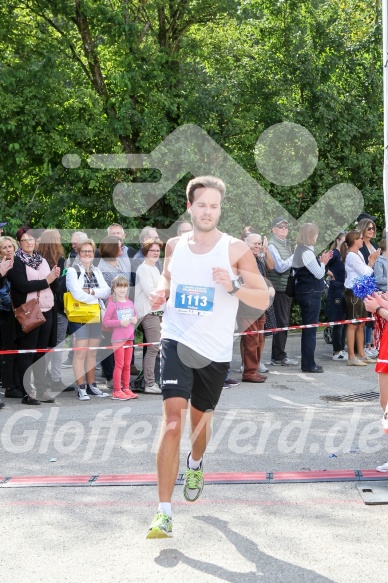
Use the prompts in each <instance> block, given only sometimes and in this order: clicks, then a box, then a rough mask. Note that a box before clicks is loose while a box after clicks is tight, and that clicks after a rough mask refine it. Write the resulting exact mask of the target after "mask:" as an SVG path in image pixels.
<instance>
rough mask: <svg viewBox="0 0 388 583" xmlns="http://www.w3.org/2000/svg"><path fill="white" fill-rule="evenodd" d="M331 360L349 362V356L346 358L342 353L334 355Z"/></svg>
mask: <svg viewBox="0 0 388 583" xmlns="http://www.w3.org/2000/svg"><path fill="white" fill-rule="evenodd" d="M331 360H348V357H347V356H346V357H345V356H344V355H343V353H342V351H341V352H339V353H338V354H333V356H332V357H331Z"/></svg>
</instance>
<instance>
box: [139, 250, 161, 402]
mask: <svg viewBox="0 0 388 583" xmlns="http://www.w3.org/2000/svg"><path fill="white" fill-rule="evenodd" d="M162 246H163V243H162V241H160V240H159V239H146V240H145V241H144V242H143V244H142V246H141V250H142V253H143V255H144V257H145V259H144V262H143V263H142V264H141V265H139V267H138V268H137V271H136V287H135V308H136V315H137V317H138V319H139V322H140V323H141V325H142V327H143V330H144V335H145V340H146V342H152V343H155V344H154V345H153V346H147V352H146V354H145V356H144V362H143V370H144V381H145V389H144V392H145V393H161V390H160V388H159V386H158V385H157V383H156V382H155V360H156V356H157V354H158V351H159V342H160V324H161V320H162V315H163V310H164V304H163V306H161V307H160V308H159V310H158V311H156V312H155V311H152V309H151V305H150V301H149V297H150V294H151V292H153V291H155V290H156V286H157V285H158V281H159V278H160V271H159V269H158V268H157V267H156V263H157V262H158V260H159V257H160V250H161V248H162Z"/></svg>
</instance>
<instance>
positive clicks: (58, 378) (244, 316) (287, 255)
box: [0, 213, 387, 408]
mask: <svg viewBox="0 0 388 583" xmlns="http://www.w3.org/2000/svg"><path fill="white" fill-rule="evenodd" d="M364 215H365V216H360V217H359V222H358V224H357V227H356V229H354V230H352V231H349V232H346V231H341V233H339V234H338V237H337V238H336V239H335V241H334V242H333V244H332V246H331V248H330V249H329V250H328V251H326V252H324V253H322V255H321V256H320V257H316V254H315V250H314V245H315V243H316V241H317V237H318V227H317V225H315V224H313V223H306V224H304V225H302V226H301V227H300V229H299V232H298V234H297V237H296V246H294V248H293V246H292V245H291V243H290V240H289V236H288V230H289V223H288V221H287V220H286V219H285V218H284V217H275V218H274V219H273V220H272V222H271V233H268V235H269V240H267V237H266V236H264V235H262V234H260V233H258V232H256V230H255V228H254V227H253V226H247V227H245V228H244V230H243V232H242V235H241V238H242V239H243V240H244V241H245V242H246V244H247V252H250V253H252V254H253V255H254V257H255V260H256V263H257V267H258V270H259V271H260V273H261V274H262V276H263V277H264V278H265V279H266V281H267V284H268V286H269V289H270V293H271V297H272V303H271V306H270V308H269V309H268V310H267V312H265V313H262V312H261V313H259V312H258V311H255V310H253V309H252V308H248V306H246V305H245V304H242V303H241V302H240V307H239V311H238V315H237V322H236V330H238V331H239V332H241V333H244V332H247V334H243V335H242V336H241V342H240V345H241V358H242V366H241V369H242V373H243V374H242V380H243V382H250V383H263V382H265V380H266V375H265V373H267V372H268V368H267V365H266V364H265V363H264V362H263V360H262V356H263V349H264V342H265V334H264V333H263V332H265V329H271V328H273V327H279V328H284V327H287V326H288V325H289V324H290V316H291V309H292V305H293V302H296V303H297V304H298V305H299V308H300V315H301V321H302V324H313V323H317V322H318V321H319V317H320V310H321V301H322V293H323V291H324V289H325V280H326V283H327V285H328V291H327V298H326V306H325V311H326V315H327V317H328V319H329V320H330V321H337V320H343V319H345V318H346V317H347V318H349V319H350V318H357V317H365V316H366V315H367V312H366V309H365V307H364V304H363V302H361V301H358V300H357V298H355V297H354V296H353V292H352V284H353V282H354V280H355V278H356V277H357V276H358V275H362V274H371V273H373V272H374V273H375V277H376V282H377V285H378V287H379V290H381V291H383V292H385V291H386V290H387V259H386V241H385V238H383V239H382V240H381V241H380V242H379V246H377V244H376V242H375V237H376V226H375V222H374V220H375V217H371V216H370V215H366V214H365V213H364ZM0 224H1V225H2V226H3V227H4V226H5V225H6V223H0ZM191 230H192V226H191V223H190V222H188V221H184V222H182V223H180V225H179V228H178V232H177V234H178V237H190V232H191ZM125 236H126V235H125V232H124V229H123V227H122V226H121V225H119V224H113V225H110V226H109V228H108V230H107V236H106V237H105V238H103V240H102V241H101V242H100V244H99V246H98V248H96V245H95V242H94V241H93V240H92V239H90V238H89V237H88V235H87V233H85V232H83V231H76V232H74V233H73V234H72V237H71V251H70V253H69V254H67V253H66V252H65V249H64V247H63V245H62V242H61V239H60V234H59V232H58V231H57V230H55V229H47V230H40V231H39V232H36V231H34V230H32V229H30V228H29V227H22V228H20V229H19V230H18V231H17V233H16V241H15V239H13V238H12V237H10V236H8V235H3V236H1V237H0V346H1V349H3V350H25V349H47V348H51V347H55V346H57V345H63V343H64V341H65V338H66V335H67V334H68V335H70V337H71V345H70V346H71V347H73V348H75V349H76V350H74V351H69V356H68V357H67V358H66V360H64V358H63V353H62V352H52V353H50V354H48V355H46V356H45V358H44V359H43V358H42V357H43V356H44V355H45V353H44V352H36V353H34V352H20V353H19V354H4V355H2V357H1V378H2V386H3V391H4V394H5V397H6V398H16V399H20V400H21V401H22V403H23V404H28V405H39V404H40V403H41V402H49V403H50V402H51V403H52V402H54V399H55V395H58V394H59V393H61V392H62V391H65V390H66V391H72V390H74V391H76V395H77V397H78V399H80V400H82V401H84V400H89V399H90V398H91V397H100V398H104V397H107V396H108V395H109V393H108V392H106V391H108V389H110V388H113V377H114V366H115V359H114V353H112V354H108V355H107V356H106V357H105V358H104V357H102V363H101V364H102V369H103V374H104V376H105V378H106V386H105V387H103V388H104V389H105V390H101V388H100V387H99V386H98V385H97V383H96V379H95V369H96V365H97V366H98V359H97V357H96V355H97V350H96V348H98V347H99V345H101V344H102V345H109V344H111V333H112V331H111V330H110V331H107V330H106V329H105V331H104V330H103V329H102V317H103V314H104V311H105V309H106V307H107V305H108V302H110V301H111V299H112V291H111V287H112V282H114V281H117V278H118V277H123V278H125V281H128V282H129V288H128V300H129V301H132V302H133V304H134V311H135V314H134V315H133V318H132V320H133V322H135V321H136V323H137V325H138V326H140V329H141V330H142V332H143V335H144V340H145V342H147V343H150V346H148V347H146V348H145V349H144V353H143V373H144V386H143V390H144V391H145V392H148V393H154V394H160V393H161V390H160V387H159V385H158V375H157V374H155V371H156V368H157V360H158V350H159V348H158V343H159V340H160V330H161V322H162V317H163V306H162V307H161V308H160V310H158V311H157V312H155V311H152V309H151V307H150V304H149V300H148V298H149V295H150V293H151V292H152V291H154V290H155V289H156V286H157V283H158V279H159V276H160V273H161V269H162V263H161V259H160V254H161V251H162V248H163V243H162V241H161V240H160V239H159V235H158V232H157V230H156V229H155V228H154V227H152V226H147V227H145V228H144V229H143V230H142V231H141V233H140V237H139V239H140V241H139V242H140V245H139V249H138V250H137V251H136V249H134V248H133V247H130V246H126V245H125ZM170 251H171V250H170ZM168 252H169V250H168V248H167V249H166V253H168ZM120 281H121V280H120ZM241 284H242V285H243V282H241ZM290 284H293V285H291V288H293V291H290V289H291V288H290ZM63 290H67V291H69V292H70V293H71V294H72V296H73V298H74V300H76V301H78V302H84V303H86V304H90V305H96V304H98V305H99V306H100V309H101V315H102V316H101V321H100V322H96V323H92V324H84V325H83V324H81V323H77V322H68V319H67V317H66V314H65V310H64V302H63ZM31 298H38V299H39V305H40V308H41V310H42V312H43V314H44V317H45V322H44V323H43V324H42V325H41V326H38V327H37V328H34V329H33V330H31V331H30V332H28V333H25V332H23V330H22V329H21V326H20V324H19V322H18V321H17V319H16V318H15V316H14V309H16V308H18V307H19V306H21V305H22V304H24V303H25V302H27V301H28V300H30V299H31ZM110 311H112V310H110ZM119 325H121V324H119ZM124 325H125V326H127V324H123V326H124ZM131 330H132V328H131ZM316 331H317V329H316V328H315V327H314V328H306V329H303V330H302V334H301V350H300V366H301V369H302V371H304V372H310V373H321V372H323V367H322V366H321V365H319V364H318V363H316V361H315V345H316ZM252 332H253V334H252ZM258 332H260V333H258ZM372 332H373V323H371V324H369V325H367V326H365V324H364V323H360V324H350V325H348V326H346V325H338V326H334V327H333V332H332V340H333V355H332V358H333V360H335V361H338V362H339V361H345V362H347V365H349V366H350V365H352V366H366V365H367V364H369V363H372V362H376V356H377V354H376V351H375V350H374V348H373V339H372ZM266 334H267V335H268V336H271V337H272V338H271V340H272V346H271V359H270V363H268V366H273V367H276V366H286V367H289V366H291V367H292V366H297V365H298V364H299V359H298V358H296V357H295V356H293V357H290V356H289V355H288V354H287V351H286V343H287V331H281V332H277V333H273V334H271V333H266ZM116 335H117V334H116ZM126 340H127V341H133V338H131V339H129V338H128V339H126ZM346 344H347V350H346ZM77 349H80V350H77ZM128 354H129V353H128ZM131 354H132V351H131ZM120 355H121V352H120ZM120 358H121V361H122V360H123V357H122V355H121V356H120ZM121 361H120V362H121ZM66 366H72V367H73V371H74V380H75V385H76V386H75V387H73V386H72V385H69V386H67V384H66V383H63V381H62V367H66ZM138 372H139V370H138V369H136V367H135V364H134V361H133V358H132V363H131V373H132V374H133V373H138ZM125 378H126V377H125ZM235 384H238V382H236V381H232V379H230V377H229V375H228V377H227V378H226V380H225V386H227V387H231V386H233V385H235ZM116 389H117V390H116V394H117V393H118V392H120V387H119V388H117V387H116ZM126 389H127V392H128V387H126ZM120 394H124V393H120ZM129 394H130V391H129V392H128V395H129ZM128 398H129V397H128ZM131 398H133V397H131ZM2 406H4V404H3V403H0V408H1V407H2Z"/></svg>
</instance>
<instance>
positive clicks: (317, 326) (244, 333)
mask: <svg viewBox="0 0 388 583" xmlns="http://www.w3.org/2000/svg"><path fill="white" fill-rule="evenodd" d="M371 321H374V318H357V319H356V318H354V319H353V320H337V321H336V322H318V323H317V324H301V325H300V326H286V327H285V328H271V329H268V330H254V331H252V332H236V334H234V336H235V337H236V338H238V337H239V336H248V335H250V334H268V333H269V332H285V331H287V330H303V328H322V327H324V326H325V327H326V326H338V325H340V324H358V323H359V322H371ZM158 344H160V343H159V342H139V343H138V344H130V345H127V346H122V348H137V347H140V346H157V345H158ZM116 348H117V346H95V347H90V346H80V347H78V348H31V349H30V350H0V354H30V353H33V354H35V353H37V352H38V353H39V352H75V351H78V350H80V351H83V350H115V349H116Z"/></svg>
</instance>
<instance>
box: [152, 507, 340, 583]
mask: <svg viewBox="0 0 388 583" xmlns="http://www.w3.org/2000/svg"><path fill="white" fill-rule="evenodd" d="M194 518H196V519H197V520H201V521H202V522H205V523H206V524H209V525H210V526H213V527H214V528H216V529H218V530H219V531H220V532H222V533H223V534H224V535H225V536H226V538H227V539H228V540H229V542H230V543H232V545H233V546H234V547H235V548H236V550H237V551H238V552H239V553H240V555H241V556H242V557H244V558H245V559H246V560H247V561H249V562H250V563H253V564H254V565H255V567H256V570H255V571H249V572H248V573H241V572H236V571H229V570H228V569H225V568H224V567H222V566H220V565H216V564H213V563H208V562H205V561H198V560H196V559H192V558H191V557H188V556H186V555H185V554H184V553H182V552H181V551H179V550H177V549H163V550H162V551H160V553H159V555H158V557H156V558H155V562H156V563H157V564H158V565H160V566H162V567H166V568H170V569H171V568H172V567H176V566H177V565H178V564H179V563H184V564H186V565H188V566H189V567H191V568H192V569H197V570H198V571H199V572H201V573H207V574H209V575H213V576H214V577H218V578H219V579H221V580H222V581H231V582H232V583H235V582H236V581H238V582H239V583H240V582H243V583H253V582H257V581H258V580H260V579H262V580H263V581H271V582H272V583H276V581H286V580H287V581H303V583H334V581H333V580H332V579H328V578H327V577H324V576H323V575H319V574H318V573H316V572H315V571H312V570H311V569H304V568H303V567H298V566H297V565H293V564H292V563H287V562H286V561H281V560H280V559H276V558H275V557H272V556H271V555H267V553H264V552H262V551H260V549H259V548H258V547H257V544H256V543H255V542H253V541H252V540H250V539H249V538H247V537H246V536H243V535H241V534H239V533H238V532H236V531H234V530H232V529H231V528H229V525H228V522H226V521H225V520H221V519H219V518H216V517H212V516H195V517H194Z"/></svg>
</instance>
